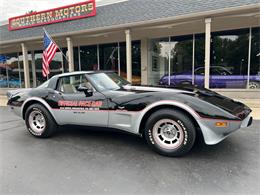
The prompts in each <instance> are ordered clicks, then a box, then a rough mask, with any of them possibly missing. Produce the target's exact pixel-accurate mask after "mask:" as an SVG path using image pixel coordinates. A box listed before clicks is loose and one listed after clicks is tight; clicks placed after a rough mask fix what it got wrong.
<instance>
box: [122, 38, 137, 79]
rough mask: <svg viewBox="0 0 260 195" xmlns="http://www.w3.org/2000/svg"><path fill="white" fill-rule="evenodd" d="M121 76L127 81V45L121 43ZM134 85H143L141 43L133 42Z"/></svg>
mask: <svg viewBox="0 0 260 195" xmlns="http://www.w3.org/2000/svg"><path fill="white" fill-rule="evenodd" d="M120 76H122V77H123V78H125V79H126V77H127V76H126V43H125V42H123V43H120ZM132 84H141V41H132Z"/></svg>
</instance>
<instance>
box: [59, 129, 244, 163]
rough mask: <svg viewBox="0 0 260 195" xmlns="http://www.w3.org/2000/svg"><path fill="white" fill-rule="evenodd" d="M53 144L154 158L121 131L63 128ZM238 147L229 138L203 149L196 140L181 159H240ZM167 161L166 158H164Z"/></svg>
mask: <svg viewBox="0 0 260 195" xmlns="http://www.w3.org/2000/svg"><path fill="white" fill-rule="evenodd" d="M54 139H55V140H56V141H63V142H64V141H67V142H71V143H72V144H76V145H78V146H79V147H89V148H90V149H91V148H92V147H93V149H97V150H98V149H102V148H105V149H106V150H108V151H109V150H110V152H119V151H114V149H115V148H120V150H121V152H129V151H131V152H133V153H138V154H140V153H142V155H157V156H160V155H158V154H156V153H155V152H153V151H151V150H150V149H149V148H148V145H147V144H146V141H145V140H144V139H143V138H142V137H140V136H136V135H134V134H130V133H125V132H123V131H120V130H115V129H109V130H108V129H106V128H97V127H80V126H65V127H61V128H60V129H59V131H58V132H57V133H56V135H55V136H54ZM237 148H238V146H237V143H236V142H235V141H234V140H233V139H232V138H230V137H229V138H227V139H225V140H223V141H222V142H220V143H218V144H216V145H211V146H210V145H206V144H205V143H204V142H203V141H202V140H201V135H200V137H199V139H197V140H196V141H195V144H194V146H193V148H192V150H191V151H190V152H189V153H188V154H187V155H185V156H183V157H182V158H209V159H211V158H217V157H218V156H220V155H221V156H222V157H221V158H222V160H223V159H225V158H230V157H231V156H232V158H233V157H234V155H236V154H237V155H240V153H239V151H238V150H237ZM99 151H100V150H99ZM166 158H167V157H166Z"/></svg>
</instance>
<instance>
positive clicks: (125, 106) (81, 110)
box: [7, 71, 252, 156]
mask: <svg viewBox="0 0 260 195" xmlns="http://www.w3.org/2000/svg"><path fill="white" fill-rule="evenodd" d="M7 96H8V105H9V106H10V108H11V109H12V110H13V111H14V112H15V113H16V114H18V115H19V116H21V117H22V118H23V119H24V120H25V123H26V126H27V129H28V130H29V132H30V133H31V134H32V135H34V136H35V137H41V138H42V137H49V136H51V135H53V133H55V131H56V129H57V128H58V126H62V125H82V126H98V127H106V128H113V129H120V130H123V131H127V132H130V133H134V134H137V135H141V136H143V137H144V138H145V139H146V141H147V143H148V145H149V146H150V147H151V148H152V149H153V150H155V151H156V152H158V153H160V154H162V155H167V156H181V155H184V154H186V153H187V152H188V151H189V150H190V149H191V148H192V146H193V145H194V142H195V138H196V137H198V135H202V136H200V137H201V139H203V140H204V142H205V143H206V144H208V145H212V144H217V143H218V142H220V141H221V140H223V139H224V138H226V137H227V136H228V135H229V134H231V133H232V132H234V131H236V130H237V129H239V128H241V127H247V126H249V125H251V123H252V117H251V116H250V112H251V110H250V108H248V107H247V106H245V105H244V104H242V103H240V102H236V101H234V100H232V99H229V98H227V97H224V96H222V95H219V94H217V93H216V92H213V91H210V90H207V89H204V88H198V87H196V86H192V85H183V86H180V87H175V88H172V87H166V86H165V87H164V86H159V87H152V86H132V85H130V83H128V82H127V81H125V80H124V79H123V78H121V77H119V76H118V75H117V74H115V73H113V72H106V71H98V72H97V71H89V72H74V73H64V74H60V75H56V76H53V77H52V78H51V79H49V80H48V81H46V82H45V83H43V84H42V85H41V86H39V87H37V88H34V89H20V90H14V91H9V92H8V93H7Z"/></svg>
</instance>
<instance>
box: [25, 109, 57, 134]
mask: <svg viewBox="0 0 260 195" xmlns="http://www.w3.org/2000/svg"><path fill="white" fill-rule="evenodd" d="M25 123H26V126H27V129H28V131H29V132H30V133H31V134H32V135H34V136H35V137H40V138H45V137H50V136H51V135H53V133H54V132H55V131H56V129H57V125H56V123H55V121H54V119H53V117H52V116H51V115H50V113H49V111H48V110H47V109H46V108H45V107H44V106H42V105H41V104H33V105H31V106H29V108H28V109H27V110H26V112H25Z"/></svg>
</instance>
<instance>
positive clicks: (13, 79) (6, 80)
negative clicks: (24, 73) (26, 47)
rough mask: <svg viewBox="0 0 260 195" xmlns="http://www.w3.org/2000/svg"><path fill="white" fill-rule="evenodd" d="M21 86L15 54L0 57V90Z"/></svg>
mask: <svg viewBox="0 0 260 195" xmlns="http://www.w3.org/2000/svg"><path fill="white" fill-rule="evenodd" d="M21 86H22V83H21V77H20V67H19V60H18V56H17V53H13V54H7V55H1V56H0V88H20V87H21Z"/></svg>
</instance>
